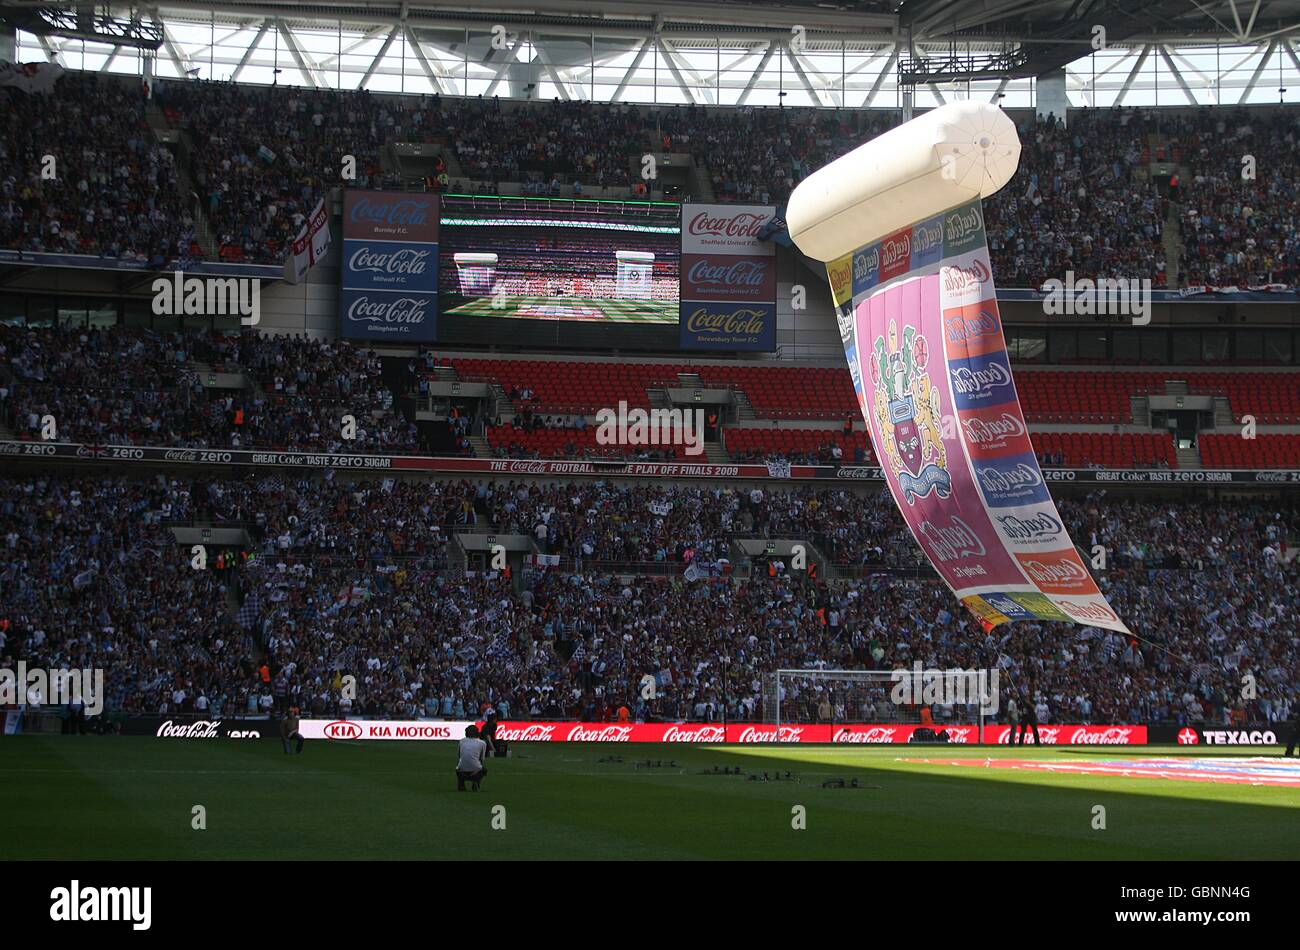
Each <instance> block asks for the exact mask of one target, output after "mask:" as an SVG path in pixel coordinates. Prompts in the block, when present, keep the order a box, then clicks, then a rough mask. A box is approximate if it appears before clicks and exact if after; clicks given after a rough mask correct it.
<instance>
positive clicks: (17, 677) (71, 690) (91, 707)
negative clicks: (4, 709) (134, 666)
mask: <svg viewBox="0 0 1300 950" xmlns="http://www.w3.org/2000/svg"><path fill="white" fill-rule="evenodd" d="M77 703H79V704H82V705H84V706H85V707H86V715H87V716H98V715H99V714H100V713H102V712H103V711H104V671H103V670H45V669H42V668H40V667H33V668H31V669H28V667H27V662H26V661H25V660H19V661H18V668H17V669H16V670H11V669H3V670H0V706H19V705H26V706H38V705H39V706H68V705H72V704H77Z"/></svg>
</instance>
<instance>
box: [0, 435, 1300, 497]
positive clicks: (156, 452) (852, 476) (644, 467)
mask: <svg viewBox="0 0 1300 950" xmlns="http://www.w3.org/2000/svg"><path fill="white" fill-rule="evenodd" d="M6 458H8V459H27V460H40V461H42V462H47V461H49V462H52V461H63V462H77V461H82V462H125V463H132V462H135V463H143V464H149V465H157V464H164V465H170V464H187V465H190V464H192V465H218V466H223V465H252V466H259V467H266V468H311V469H350V470H354V471H356V470H362V469H365V470H372V471H373V470H384V471H395V472H396V471H411V472H417V471H418V472H456V473H461V474H465V475H475V474H480V475H525V476H526V475H536V476H544V477H547V476H568V475H573V476H591V477H595V478H608V477H610V476H622V477H628V478H665V479H680V478H713V479H726V480H729V481H769V480H778V481H785V480H788V481H803V480H806V479H828V480H845V481H867V482H879V481H883V480H884V472H883V471H882V470H881V469H880V468H878V467H876V466H871V465H844V466H833V465H789V464H788V463H787V464H786V465H777V466H773V465H771V464H766V465H765V464H756V463H737V462H731V463H721V464H719V463H713V462H699V463H696V462H634V461H624V460H617V459H601V460H589V461H570V460H567V459H481V458H466V457H464V456H446V457H440V456H432V455H342V454H336V453H316V452H275V451H263V450H258V449H169V448H163V447H161V446H143V445H85V444H83V443H78V442H22V441H14V440H10V441H0V459H6ZM1042 474H1043V478H1044V479H1045V480H1046V481H1049V482H1067V483H1073V484H1081V485H1115V484H1140V485H1175V484H1177V485H1238V486H1253V487H1257V488H1290V489H1295V488H1300V470H1294V469H1259V470H1256V469H1218V470H1214V469H1210V470H1206V469H1197V470H1195V471H1180V470H1178V469H1172V470H1162V469H1091V468H1089V469H1047V470H1046V471H1044V472H1043V473H1042Z"/></svg>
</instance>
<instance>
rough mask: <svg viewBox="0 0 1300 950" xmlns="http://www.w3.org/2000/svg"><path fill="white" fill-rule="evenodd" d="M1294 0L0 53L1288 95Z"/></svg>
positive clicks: (97, 21)
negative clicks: (1049, 82)
mask: <svg viewBox="0 0 1300 950" xmlns="http://www.w3.org/2000/svg"><path fill="white" fill-rule="evenodd" d="M1298 36H1300V0H893V2H891V0H781V2H772V0H747V2H727V0H666V2H662V3H649V2H646V0H519V2H514V3H511V2H496V3H492V4H478V3H473V2H470V0H447V2H434V3H420V2H411V0H401V2H364V3H359V2H356V0H314V2H307V3H299V2H291V0H167V2H162V3H158V4H147V5H146V4H134V5H132V4H114V3H107V4H95V5H91V4H84V3H83V4H69V3H64V4H58V3H48V2H45V3H37V2H27V0H4V2H0V58H16V59H23V60H28V61H30V60H31V59H34V58H39V57H44V58H47V59H51V60H56V61H58V62H60V63H62V64H63V65H65V66H67V67H70V68H78V69H90V70H102V71H105V72H120V73H133V74H137V75H141V76H154V77H159V78H176V79H184V78H193V79H205V80H218V81H236V82H248V83H262V84H271V83H277V84H285V85H298V86H307V87H315V88H330V89H359V88H364V89H368V90H371V91H374V92H388V93H405V94H433V93H438V94H441V95H448V96H502V97H509V98H515V99H525V100H526V99H540V100H548V99H562V100H594V101H600V102H627V103H655V104H665V105H667V104H681V105H692V104H694V105H704V106H718V105H721V106H772V105H788V106H817V107H822V108H900V107H902V108H908V107H911V106H913V105H915V106H916V107H921V108H924V107H927V106H931V105H939V104H942V103H943V102H946V101H949V100H951V99H960V98H976V97H979V98H987V99H993V100H1001V102H1002V104H1003V105H1004V106H1008V107H1031V106H1034V105H1036V104H1037V101H1038V91H1039V88H1040V86H1041V85H1042V83H1043V81H1044V77H1054V78H1057V79H1059V78H1060V75H1061V71H1062V70H1064V80H1065V93H1066V95H1067V96H1068V99H1069V101H1070V103H1071V104H1072V105H1076V106H1084V105H1095V106H1114V105H1188V104H1222V105H1229V104H1236V103H1259V104H1263V103H1271V102H1279V101H1281V102H1294V101H1297V98H1300V58H1298V57H1297V51H1296V46H1295V43H1296V39H1297V37H1298Z"/></svg>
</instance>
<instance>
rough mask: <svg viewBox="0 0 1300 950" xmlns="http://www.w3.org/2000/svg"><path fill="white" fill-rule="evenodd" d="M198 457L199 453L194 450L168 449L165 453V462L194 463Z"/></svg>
mask: <svg viewBox="0 0 1300 950" xmlns="http://www.w3.org/2000/svg"><path fill="white" fill-rule="evenodd" d="M198 457H199V453H198V452H196V451H194V450H193V449H168V450H167V451H166V452H164V453H163V460H164V461H167V462H194V461H197V459H198Z"/></svg>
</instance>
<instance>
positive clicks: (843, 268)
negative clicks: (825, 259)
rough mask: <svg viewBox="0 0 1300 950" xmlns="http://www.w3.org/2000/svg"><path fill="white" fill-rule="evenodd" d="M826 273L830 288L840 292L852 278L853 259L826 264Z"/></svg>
mask: <svg viewBox="0 0 1300 950" xmlns="http://www.w3.org/2000/svg"><path fill="white" fill-rule="evenodd" d="M826 274H827V276H828V277H829V278H830V282H831V288H832V289H833V290H834V291H835V292H836V293H840V292H842V291H843V290H844V288H846V287H847V286H848V285H849V283H850V282H851V281H852V280H853V259H852V258H848V259H846V260H843V261H840V262H838V263H830V264H827V265H826ZM846 296H847V295H846ZM837 299H838V298H837Z"/></svg>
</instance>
